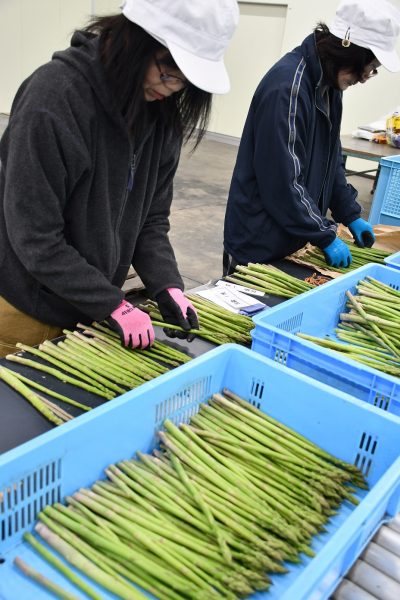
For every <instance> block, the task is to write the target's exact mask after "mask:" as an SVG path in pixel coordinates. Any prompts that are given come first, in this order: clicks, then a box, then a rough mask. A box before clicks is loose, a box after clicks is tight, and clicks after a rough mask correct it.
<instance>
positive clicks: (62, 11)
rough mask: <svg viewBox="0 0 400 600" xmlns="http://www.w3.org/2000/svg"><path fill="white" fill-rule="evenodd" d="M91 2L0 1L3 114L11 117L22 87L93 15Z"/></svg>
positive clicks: (48, 0) (0, 109) (69, 0)
mask: <svg viewBox="0 0 400 600" xmlns="http://www.w3.org/2000/svg"><path fill="white" fill-rule="evenodd" d="M90 8H91V2H90V1H89V0H0V112H3V113H8V112H9V111H10V108H11V103H12V100H13V98H14V95H15V93H16V91H17V89H18V87H19V85H20V83H21V82H22V81H23V80H24V79H25V78H26V77H27V76H28V75H30V73H32V71H33V70H34V69H35V68H36V67H38V66H39V65H41V64H43V63H45V62H47V61H48V60H50V58H51V55H52V54H53V52H55V51H56V50H62V49H63V48H66V47H67V46H68V45H69V40H70V38H71V34H72V32H73V31H74V29H76V28H77V26H79V25H81V24H82V23H84V22H85V21H86V19H87V18H88V16H89V14H90Z"/></svg>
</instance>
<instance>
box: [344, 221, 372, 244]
mask: <svg viewBox="0 0 400 600" xmlns="http://www.w3.org/2000/svg"><path fill="white" fill-rule="evenodd" d="M349 229H350V231H351V233H352V236H353V238H354V241H355V243H356V244H357V246H360V248H365V247H367V248H371V246H373V244H374V242H375V236H374V232H373V229H372V227H371V225H370V224H369V223H368V221H364V219H361V218H358V219H356V220H355V221H352V222H351V223H350V225H349Z"/></svg>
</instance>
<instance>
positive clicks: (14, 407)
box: [0, 260, 312, 454]
mask: <svg viewBox="0 0 400 600" xmlns="http://www.w3.org/2000/svg"><path fill="white" fill-rule="evenodd" d="M273 265H274V266H276V267H278V268H280V269H282V270H283V271H285V272H287V273H289V274H291V275H294V276H295V277H297V278H299V279H304V278H305V277H308V276H309V275H310V274H311V273H312V270H311V269H308V268H306V267H302V266H300V265H297V264H295V263H291V262H289V261H285V260H282V261H277V262H275V263H273ZM256 298H257V300H258V301H262V302H264V303H265V304H266V305H267V306H275V305H276V304H279V303H280V302H282V301H283V300H284V299H283V298H281V297H278V296H273V295H265V296H264V297H263V298H261V297H259V296H257V297H256ZM129 300H130V301H132V300H133V299H131V298H129ZM139 301H143V297H142V298H140V300H139ZM155 331H156V338H157V339H158V340H160V341H163V342H165V343H167V344H168V345H169V346H171V347H173V348H176V349H177V350H180V351H182V352H184V353H186V354H187V355H188V356H190V357H191V358H195V357H196V356H200V355H201V354H204V352H207V351H208V350H211V349H212V348H214V347H215V346H214V344H211V343H210V342H207V341H205V340H202V339H200V338H195V339H194V340H193V341H192V342H190V343H189V342H187V341H186V340H178V339H176V338H175V339H170V338H167V337H166V335H165V334H164V332H163V330H162V329H161V328H159V327H156V328H155ZM29 358H32V359H34V360H35V361H39V362H40V359H38V358H36V357H32V356H31V355H30V356H29ZM0 365H2V366H6V367H7V368H10V369H13V370H15V371H18V372H20V373H21V374H22V375H25V376H26V377H28V378H30V379H32V380H34V381H36V382H37V383H41V384H42V385H44V386H45V387H47V388H50V389H51V390H54V391H56V392H58V393H60V394H63V395H65V396H68V397H69V398H72V399H73V400H76V401H77V402H81V403H82V404H86V405H88V406H91V407H92V408H95V407H96V406H99V405H101V404H103V403H104V402H107V400H105V399H104V398H100V397H99V396H97V395H95V394H92V393H90V392H87V391H85V390H83V389H80V388H77V387H75V386H72V385H70V384H68V383H64V382H62V381H60V380H58V379H56V378H55V377H53V376H51V375H48V374H46V373H43V372H40V371H38V370H36V369H33V368H31V367H26V366H23V365H20V364H18V363H15V362H11V361H8V360H6V359H4V358H3V359H0ZM39 393H40V392H39ZM49 399H50V400H51V401H52V402H55V403H57V404H59V405H60V406H61V407H62V408H63V409H64V410H65V411H66V412H68V413H69V414H71V415H72V416H74V417H75V416H78V415H80V414H82V410H81V409H79V408H77V407H74V406H71V405H69V404H65V403H63V402H59V401H58V400H57V399H55V398H53V397H49ZM111 402H112V400H111ZM53 427H55V425H53V424H52V423H50V422H49V421H47V419H45V418H44V417H43V416H42V415H41V414H40V413H39V412H38V411H37V410H36V409H35V408H33V406H31V404H30V403H29V402H28V401H27V400H25V399H24V398H23V397H22V396H20V394H18V393H17V392H15V391H14V390H13V389H11V388H10V387H9V386H8V385H7V384H5V383H4V382H3V381H0V454H1V453H4V452H6V451H8V450H11V449H12V448H15V447H17V446H19V445H20V444H22V443H24V442H27V441H28V440H31V439H33V438H35V437H37V436H38V435H41V434H42V433H45V432H46V431H49V430H50V429H53Z"/></svg>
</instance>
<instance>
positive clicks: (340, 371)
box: [252, 263, 400, 416]
mask: <svg viewBox="0 0 400 600" xmlns="http://www.w3.org/2000/svg"><path fill="white" fill-rule="evenodd" d="M367 275H370V276H371V277H374V278H375V279H378V280H379V281H381V282H383V283H385V284H388V285H390V286H392V287H394V288H395V289H400V271H398V270H395V269H391V268H389V267H386V266H384V265H377V264H372V263H371V264H368V265H365V266H364V267H360V268H359V269H355V270H354V271H352V272H350V273H347V274H346V275H343V276H341V277H338V278H337V279H335V280H333V281H330V282H329V283H325V284H324V285H322V286H319V287H318V288H315V289H314V290H311V291H309V292H306V293H305V294H301V295H300V296H297V297H296V298H292V299H291V300H287V301H286V302H283V303H282V304H279V305H278V306H275V307H274V308H271V309H269V310H268V311H263V312H261V313H259V314H258V315H256V316H255V317H253V321H254V325H255V329H253V331H252V338H253V343H252V349H253V350H255V351H256V352H259V353H260V354H262V355H263V356H266V357H267V358H271V359H272V360H275V361H277V362H279V363H281V364H284V365H286V366H287V367H290V368H291V369H295V370H296V371H300V372H301V373H305V374H306V375H309V376H310V377H314V378H315V379H318V381H321V382H323V383H326V384H328V385H332V386H333V387H334V388H336V389H339V390H342V391H344V392H347V393H349V394H351V395H353V396H355V397H356V398H359V399H360V400H364V401H365V402H368V403H370V404H373V405H374V406H378V407H379V408H381V409H383V410H386V411H389V412H391V413H393V414H395V415H399V416H400V379H399V378H397V377H392V376H390V375H386V374H385V373H382V372H381V371H378V370H376V369H373V368H370V367H367V366H364V365H362V364H361V363H358V362H356V361H354V360H351V359H349V358H347V357H345V356H344V355H342V354H339V353H338V352H335V351H333V350H329V349H327V348H322V347H321V346H318V345H317V344H314V343H313V342H309V341H307V340H304V339H302V338H300V337H298V336H297V335H296V334H297V333H306V334H309V335H312V336H316V337H325V336H327V335H329V336H331V337H332V338H334V339H336V336H335V333H334V331H335V328H336V327H337V324H338V321H339V315H340V313H341V312H344V311H345V310H346V308H345V305H346V295H345V294H346V291H347V290H350V291H351V292H353V293H355V287H356V284H357V283H358V282H359V281H360V280H362V279H364V277H366V276H367Z"/></svg>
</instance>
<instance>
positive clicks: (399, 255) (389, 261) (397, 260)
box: [383, 252, 400, 269]
mask: <svg viewBox="0 0 400 600" xmlns="http://www.w3.org/2000/svg"><path fill="white" fill-rule="evenodd" d="M383 260H384V261H385V265H387V266H388V267H392V269H400V252H395V253H394V254H391V255H390V256H387V257H386V258H384V259H383Z"/></svg>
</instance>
